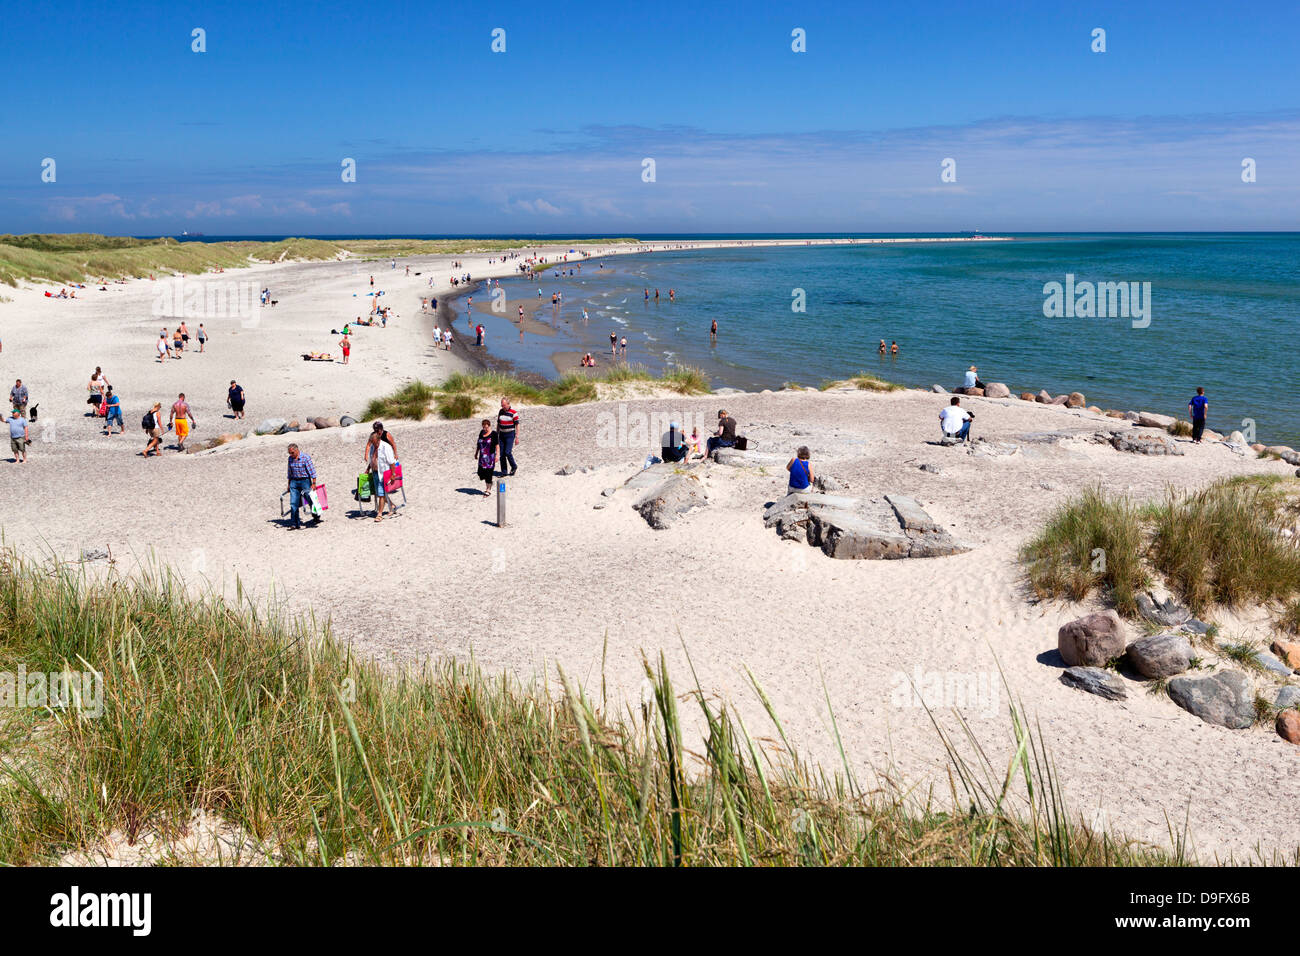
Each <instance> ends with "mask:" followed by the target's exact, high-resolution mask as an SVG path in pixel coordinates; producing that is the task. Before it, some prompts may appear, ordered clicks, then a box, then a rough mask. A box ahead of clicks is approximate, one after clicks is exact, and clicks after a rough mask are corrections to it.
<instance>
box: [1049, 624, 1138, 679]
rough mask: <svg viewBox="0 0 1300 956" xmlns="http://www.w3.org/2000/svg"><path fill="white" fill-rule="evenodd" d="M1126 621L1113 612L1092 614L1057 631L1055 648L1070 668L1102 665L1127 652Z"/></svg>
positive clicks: (1063, 625) (1062, 626) (1064, 625)
mask: <svg viewBox="0 0 1300 956" xmlns="http://www.w3.org/2000/svg"><path fill="white" fill-rule="evenodd" d="M1124 645H1125V640H1124V622H1123V621H1121V620H1120V619H1119V615H1118V614H1116V613H1115V612H1114V611H1101V612H1099V613H1097V614H1089V615H1087V616H1086V617H1081V618H1079V619H1078V620H1074V621H1071V622H1070V623H1068V624H1062V625H1061V628H1060V630H1058V631H1057V632H1056V648H1057V650H1059V651H1060V652H1061V657H1062V658H1063V659H1064V660H1065V663H1066V664H1068V665H1069V666H1070V667H1078V666H1083V667H1101V666H1103V665H1105V664H1107V663H1109V662H1110V661H1112V660H1114V659H1115V658H1117V657H1119V656H1120V655H1121V654H1123V653H1124Z"/></svg>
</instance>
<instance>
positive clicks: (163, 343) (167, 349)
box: [158, 332, 172, 362]
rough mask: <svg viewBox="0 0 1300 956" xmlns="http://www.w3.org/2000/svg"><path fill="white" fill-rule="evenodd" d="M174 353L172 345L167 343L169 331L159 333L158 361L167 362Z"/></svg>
mask: <svg viewBox="0 0 1300 956" xmlns="http://www.w3.org/2000/svg"><path fill="white" fill-rule="evenodd" d="M171 355H172V347H171V346H170V345H168V344H167V333H166V332H160V333H158V361H159V362H165V361H167V360H168V359H169V358H171Z"/></svg>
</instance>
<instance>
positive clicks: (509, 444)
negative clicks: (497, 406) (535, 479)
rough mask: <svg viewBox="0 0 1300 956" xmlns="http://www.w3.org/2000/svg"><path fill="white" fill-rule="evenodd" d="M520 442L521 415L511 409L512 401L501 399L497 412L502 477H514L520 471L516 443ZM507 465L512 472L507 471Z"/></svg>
mask: <svg viewBox="0 0 1300 956" xmlns="http://www.w3.org/2000/svg"><path fill="white" fill-rule="evenodd" d="M518 440H519V413H518V412H517V411H515V410H514V409H513V408H511V407H510V399H509V398H502V399H501V411H499V412H497V442H498V444H499V445H500V448H501V475H502V477H504V476H506V475H513V474H514V473H515V472H516V471H518V470H519V467H518V466H517V465H516V464H515V454H514V452H515V442H517V441H518ZM506 465H509V466H510V470H509V471H506Z"/></svg>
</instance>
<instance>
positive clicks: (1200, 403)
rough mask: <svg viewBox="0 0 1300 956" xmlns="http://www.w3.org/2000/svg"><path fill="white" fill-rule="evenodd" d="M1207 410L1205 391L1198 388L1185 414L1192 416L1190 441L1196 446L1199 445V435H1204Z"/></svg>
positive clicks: (1208, 401) (1207, 401) (1208, 406)
mask: <svg viewBox="0 0 1300 956" xmlns="http://www.w3.org/2000/svg"><path fill="white" fill-rule="evenodd" d="M1209 410H1210V400H1209V399H1208V398H1206V397H1205V389H1204V388H1201V387H1199V386H1198V387H1197V389H1196V394H1195V395H1193V396H1192V400H1191V401H1190V402H1188V403H1187V412H1188V414H1189V415H1191V416H1192V441H1194V442H1196V444H1198V445H1199V444H1200V443H1201V435H1203V434H1204V433H1205V415H1206V413H1207V412H1208V411H1209Z"/></svg>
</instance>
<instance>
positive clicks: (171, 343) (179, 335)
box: [155, 319, 208, 362]
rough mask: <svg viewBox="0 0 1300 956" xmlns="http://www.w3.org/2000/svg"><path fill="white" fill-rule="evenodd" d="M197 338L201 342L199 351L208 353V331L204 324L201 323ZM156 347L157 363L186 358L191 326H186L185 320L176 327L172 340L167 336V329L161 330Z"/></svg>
mask: <svg viewBox="0 0 1300 956" xmlns="http://www.w3.org/2000/svg"><path fill="white" fill-rule="evenodd" d="M195 338H196V339H198V342H199V351H200V352H204V351H206V350H207V344H208V330H207V329H205V328H204V327H203V323H202V322H200V323H199V327H198V329H197V330H195ZM155 347H156V349H157V352H158V358H157V361H159V362H165V361H167V360H168V359H169V358H170V359H180V358H184V357H185V350H186V349H188V348H189V347H190V330H189V326H187V325H186V324H185V320H184V319H182V320H181V324H180V325H178V326H176V329H175V331H173V332H172V334H171V338H170V340H169V339H168V336H167V330H166V329H165V328H164V329H162V330H160V331H159V332H158V341H157V343H156V346H155Z"/></svg>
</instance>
